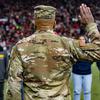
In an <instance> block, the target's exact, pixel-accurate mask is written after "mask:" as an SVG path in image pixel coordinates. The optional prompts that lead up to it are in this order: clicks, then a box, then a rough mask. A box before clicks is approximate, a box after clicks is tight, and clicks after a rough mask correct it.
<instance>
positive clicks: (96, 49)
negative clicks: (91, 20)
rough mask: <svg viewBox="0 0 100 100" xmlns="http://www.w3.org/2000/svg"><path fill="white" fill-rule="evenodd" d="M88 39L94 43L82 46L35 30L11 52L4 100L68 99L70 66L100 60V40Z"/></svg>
mask: <svg viewBox="0 0 100 100" xmlns="http://www.w3.org/2000/svg"><path fill="white" fill-rule="evenodd" d="M90 37H91V39H93V41H92V42H93V43H89V44H87V45H86V46H85V47H80V46H79V43H78V41H77V40H74V39H70V38H66V37H60V36H58V35H56V34H54V33H53V32H51V31H40V32H39V31H36V32H35V34H33V35H32V36H30V37H27V38H24V39H22V40H20V41H19V42H18V43H17V44H16V45H15V46H14V47H13V49H12V52H11V58H10V62H9V79H8V83H9V84H8V92H7V100H23V98H24V100H71V97H70V90H69V85H70V84H69V77H70V72H71V71H70V70H71V67H72V64H73V63H74V62H76V61H77V60H78V59H80V60H90V61H94V60H100V40H99V39H100V38H98V39H97V38H94V37H95V34H91V36H90ZM95 40H96V41H95ZM21 82H22V84H21Z"/></svg>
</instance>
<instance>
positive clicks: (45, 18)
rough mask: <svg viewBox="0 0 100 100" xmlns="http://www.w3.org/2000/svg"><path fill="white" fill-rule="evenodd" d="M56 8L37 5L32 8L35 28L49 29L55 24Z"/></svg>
mask: <svg viewBox="0 0 100 100" xmlns="http://www.w3.org/2000/svg"><path fill="white" fill-rule="evenodd" d="M55 14H56V8H54V7H52V6H45V5H39V6H36V7H35V8H34V19H35V26H36V29H37V30H48V29H49V30H50V29H53V28H54V25H55Z"/></svg>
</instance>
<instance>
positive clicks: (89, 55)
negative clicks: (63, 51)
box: [63, 23, 100, 61]
mask: <svg viewBox="0 0 100 100" xmlns="http://www.w3.org/2000/svg"><path fill="white" fill-rule="evenodd" d="M86 30H87V32H88V37H89V38H90V39H91V41H92V43H87V44H86V46H84V47H80V46H79V44H78V42H77V41H76V40H72V39H67V41H66V42H67V43H66V45H67V46H66V47H69V51H70V55H71V57H72V59H74V61H77V60H90V61H97V60H100V33H99V31H98V29H97V25H96V24H95V23H90V24H89V25H87V27H86ZM63 41H64V40H63Z"/></svg>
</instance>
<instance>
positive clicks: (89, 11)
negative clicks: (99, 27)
mask: <svg viewBox="0 0 100 100" xmlns="http://www.w3.org/2000/svg"><path fill="white" fill-rule="evenodd" d="M88 14H89V16H90V18H91V19H92V20H93V21H94V18H93V15H92V12H91V10H90V8H89V7H88Z"/></svg>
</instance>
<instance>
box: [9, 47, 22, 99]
mask: <svg viewBox="0 0 100 100" xmlns="http://www.w3.org/2000/svg"><path fill="white" fill-rule="evenodd" d="M8 67H9V70H8V89H7V100H16V98H17V100H21V93H20V90H21V80H22V72H23V67H22V62H21V58H20V54H19V52H18V50H17V47H16V46H15V47H13V49H12V51H11V57H10V61H9V65H8Z"/></svg>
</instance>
